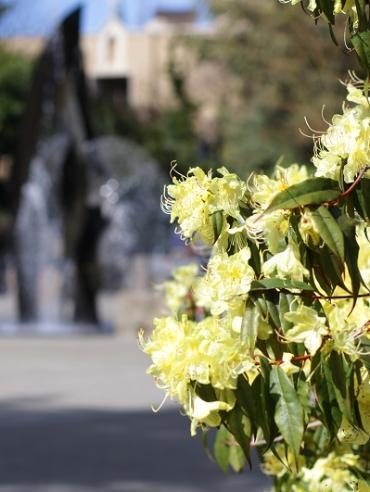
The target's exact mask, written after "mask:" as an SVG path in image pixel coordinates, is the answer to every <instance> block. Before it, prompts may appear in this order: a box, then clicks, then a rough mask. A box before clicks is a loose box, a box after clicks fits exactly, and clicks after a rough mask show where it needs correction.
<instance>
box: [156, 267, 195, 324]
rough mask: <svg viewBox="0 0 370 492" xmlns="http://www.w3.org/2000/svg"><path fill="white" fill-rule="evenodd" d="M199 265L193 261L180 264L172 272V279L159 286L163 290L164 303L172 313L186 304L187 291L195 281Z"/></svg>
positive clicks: (177, 311)
mask: <svg viewBox="0 0 370 492" xmlns="http://www.w3.org/2000/svg"><path fill="white" fill-rule="evenodd" d="M198 270H199V267H198V265H197V264H195V263H190V264H189V265H185V266H181V267H179V268H177V269H175V270H174V271H173V272H172V275H173V277H174V279H173V280H168V281H167V282H163V284H162V285H161V286H160V287H161V288H163V289H164V291H165V303H166V306H167V307H168V308H169V310H170V311H171V313H172V314H175V315H176V314H177V313H179V311H180V310H181V308H183V307H184V306H186V304H187V296H188V295H189V291H190V290H191V289H192V287H193V286H194V285H195V283H196V281H197V274H198Z"/></svg>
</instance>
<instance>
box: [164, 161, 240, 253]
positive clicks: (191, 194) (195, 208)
mask: <svg viewBox="0 0 370 492" xmlns="http://www.w3.org/2000/svg"><path fill="white" fill-rule="evenodd" d="M218 172H219V174H220V175H221V177H220V178H212V173H211V172H209V173H208V174H206V173H205V172H204V171H203V170H202V169H200V168H199V167H195V168H192V169H190V170H189V172H188V174H187V176H186V177H185V176H183V177H182V178H180V179H178V178H176V177H174V178H173V184H171V185H169V186H167V188H166V189H165V193H164V196H163V197H162V209H163V210H164V211H165V212H167V213H169V214H170V215H171V223H172V222H174V221H175V220H176V219H177V220H178V222H179V225H180V230H181V233H182V235H183V236H184V237H185V238H188V239H192V238H193V236H194V235H198V236H199V237H200V238H201V239H202V240H203V241H204V242H205V243H206V244H207V245H211V244H213V242H214V230H213V217H212V215H213V214H214V213H215V212H222V213H223V214H224V215H226V216H230V217H233V218H235V219H237V220H241V215H240V210H239V205H240V202H242V201H243V199H244V195H245V192H246V189H247V187H246V184H245V183H244V182H243V181H241V180H240V178H238V176H237V175H236V174H233V173H229V172H228V171H227V169H226V168H224V167H223V168H220V169H219V170H218Z"/></svg>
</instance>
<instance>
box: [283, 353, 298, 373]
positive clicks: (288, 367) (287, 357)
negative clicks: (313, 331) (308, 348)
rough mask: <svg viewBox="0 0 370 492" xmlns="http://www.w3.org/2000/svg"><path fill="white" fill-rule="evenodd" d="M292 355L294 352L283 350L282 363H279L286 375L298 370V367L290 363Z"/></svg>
mask: <svg viewBox="0 0 370 492" xmlns="http://www.w3.org/2000/svg"><path fill="white" fill-rule="evenodd" d="M293 357H294V354H290V353H289V352H284V353H283V363H282V364H280V367H281V368H282V370H283V371H284V372H285V373H286V374H287V375H288V376H291V375H292V374H295V373H296V372H299V367H298V366H295V365H294V364H292V359H293Z"/></svg>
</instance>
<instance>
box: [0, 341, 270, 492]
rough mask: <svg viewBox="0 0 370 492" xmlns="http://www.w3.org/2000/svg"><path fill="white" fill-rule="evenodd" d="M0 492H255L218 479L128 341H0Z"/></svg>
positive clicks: (247, 479) (256, 482)
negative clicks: (155, 410)
mask: <svg viewBox="0 0 370 492" xmlns="http://www.w3.org/2000/svg"><path fill="white" fill-rule="evenodd" d="M0 361H1V362H0V364H1V372H0V492H46V491H47V492H85V491H94V492H95V491H96V492H97V491H99V492H100V491H101V492H108V491H109V492H226V491H227V492H247V491H250V492H260V491H261V492H262V491H264V490H267V489H268V485H269V482H268V480H266V478H265V477H263V475H262V474H261V473H260V472H259V470H258V466H256V467H255V468H254V471H253V472H249V471H247V472H245V473H244V474H242V475H235V474H230V475H228V476H225V475H224V474H223V473H222V472H221V471H219V469H218V468H217V466H216V465H215V464H214V463H212V462H211V461H210V460H209V459H208V458H207V456H206V455H205V453H204V451H203V449H202V444H201V442H200V438H191V437H190V435H189V421H188V419H187V418H185V417H183V416H181V415H180V412H179V409H178V408H177V407H176V406H175V405H174V404H171V403H168V404H166V405H165V407H164V408H163V409H162V410H161V411H160V412H159V413H157V414H154V413H153V412H152V411H151V410H150V405H151V404H154V405H157V404H158V403H160V400H161V398H162V393H161V392H160V391H158V390H157V389H156V388H155V387H154V384H153V382H152V380H151V378H149V377H148V376H146V375H145V368H146V367H147V365H148V359H147V358H146V356H145V355H144V354H142V353H141V351H140V350H139V348H138V347H137V343H136V340H135V337H134V336H133V335H125V336H120V337H116V336H102V337H84V338H61V339H53V338H50V339H39V338H31V339H1V340H0Z"/></svg>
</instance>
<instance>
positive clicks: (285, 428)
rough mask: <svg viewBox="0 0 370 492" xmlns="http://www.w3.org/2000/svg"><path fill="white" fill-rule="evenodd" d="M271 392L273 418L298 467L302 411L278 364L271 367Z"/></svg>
mask: <svg viewBox="0 0 370 492" xmlns="http://www.w3.org/2000/svg"><path fill="white" fill-rule="evenodd" d="M270 384H271V393H272V394H274V395H276V397H277V402H276V408H275V415H274V419H275V422H276V425H277V427H278V429H279V431H280V432H281V435H282V436H283V438H284V441H285V442H286V443H287V445H288V446H289V447H290V448H291V450H292V451H293V453H294V457H295V461H296V467H297V469H298V456H299V450H300V447H301V443H302V439H303V433H304V413H303V408H302V405H301V403H300V401H299V398H298V395H297V393H296V391H295V389H294V386H293V384H292V382H291V380H290V379H289V377H288V376H287V375H286V374H285V372H284V371H283V370H282V369H281V367H279V366H274V367H273V368H272V369H271V375H270Z"/></svg>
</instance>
